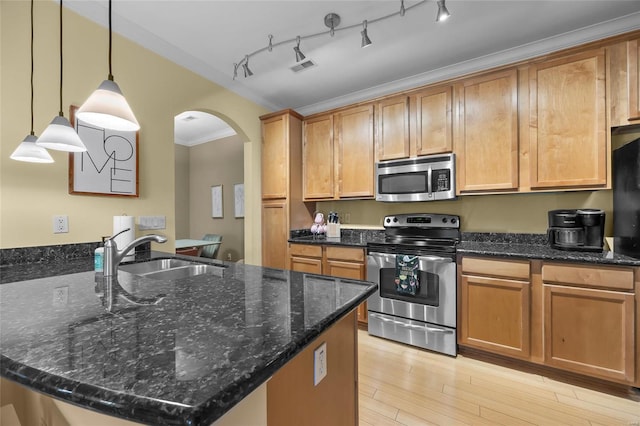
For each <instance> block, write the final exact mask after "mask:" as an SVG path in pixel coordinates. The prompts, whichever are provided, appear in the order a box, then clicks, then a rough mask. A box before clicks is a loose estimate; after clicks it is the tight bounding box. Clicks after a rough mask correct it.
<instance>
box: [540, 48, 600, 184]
mask: <svg viewBox="0 0 640 426" xmlns="http://www.w3.org/2000/svg"><path fill="white" fill-rule="evenodd" d="M604 52H605V51H604V49H598V50H595V51H590V52H585V53H582V54H578V55H573V56H569V57H567V58H562V59H558V60H553V61H549V62H544V63H540V64H534V65H532V66H531V69H530V70H529V79H530V80H529V91H530V114H531V116H530V121H529V128H530V134H529V138H530V157H531V158H530V165H531V187H532V188H552V187H565V188H566V187H576V186H577V187H584V186H593V187H602V186H606V185H607V161H608V160H607V159H608V154H607V136H606V132H607V125H606V118H607V113H606V110H605V53H604Z"/></svg>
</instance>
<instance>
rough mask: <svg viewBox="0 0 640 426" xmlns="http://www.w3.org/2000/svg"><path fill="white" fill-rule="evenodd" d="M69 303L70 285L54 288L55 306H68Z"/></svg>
mask: <svg viewBox="0 0 640 426" xmlns="http://www.w3.org/2000/svg"><path fill="white" fill-rule="evenodd" d="M68 303H69V286H64V287H56V288H54V289H53V306H67V304H68Z"/></svg>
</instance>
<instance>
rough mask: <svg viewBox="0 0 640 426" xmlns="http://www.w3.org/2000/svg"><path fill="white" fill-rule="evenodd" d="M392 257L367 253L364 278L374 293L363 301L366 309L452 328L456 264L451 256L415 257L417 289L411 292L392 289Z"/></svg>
mask: <svg viewBox="0 0 640 426" xmlns="http://www.w3.org/2000/svg"><path fill="white" fill-rule="evenodd" d="M396 256H397V254H392V253H369V255H368V256H367V280H368V281H373V282H375V283H377V284H378V292H377V293H376V294H374V295H372V296H371V297H369V299H368V300H367V306H368V310H369V311H372V312H378V313H381V314H388V315H393V316H396V317H402V318H406V319H408V320H415V321H422V322H428V323H432V324H435V325H442V326H447V327H451V328H455V327H456V263H455V260H454V259H453V258H452V257H440V256H428V255H421V256H418V264H419V266H418V271H419V272H418V276H419V282H420V289H419V291H418V292H417V293H416V294H415V296H414V295H408V294H398V293H397V292H396V283H395V278H396Z"/></svg>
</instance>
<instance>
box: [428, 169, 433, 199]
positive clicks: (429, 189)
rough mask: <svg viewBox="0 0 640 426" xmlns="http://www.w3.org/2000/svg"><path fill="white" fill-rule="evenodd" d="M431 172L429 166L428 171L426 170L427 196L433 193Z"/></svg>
mask: <svg viewBox="0 0 640 426" xmlns="http://www.w3.org/2000/svg"><path fill="white" fill-rule="evenodd" d="M432 173H433V172H432V171H431V166H429V169H428V170H427V194H429V196H431V193H432V192H433V188H431V174H432Z"/></svg>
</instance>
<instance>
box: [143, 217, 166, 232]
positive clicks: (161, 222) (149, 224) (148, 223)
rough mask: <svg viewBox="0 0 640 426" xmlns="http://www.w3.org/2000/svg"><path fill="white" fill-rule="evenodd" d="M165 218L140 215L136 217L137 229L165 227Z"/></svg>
mask: <svg viewBox="0 0 640 426" xmlns="http://www.w3.org/2000/svg"><path fill="white" fill-rule="evenodd" d="M166 227H167V220H166V217H165V216H140V217H138V229H139V230H141V231H143V230H147V229H166Z"/></svg>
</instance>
